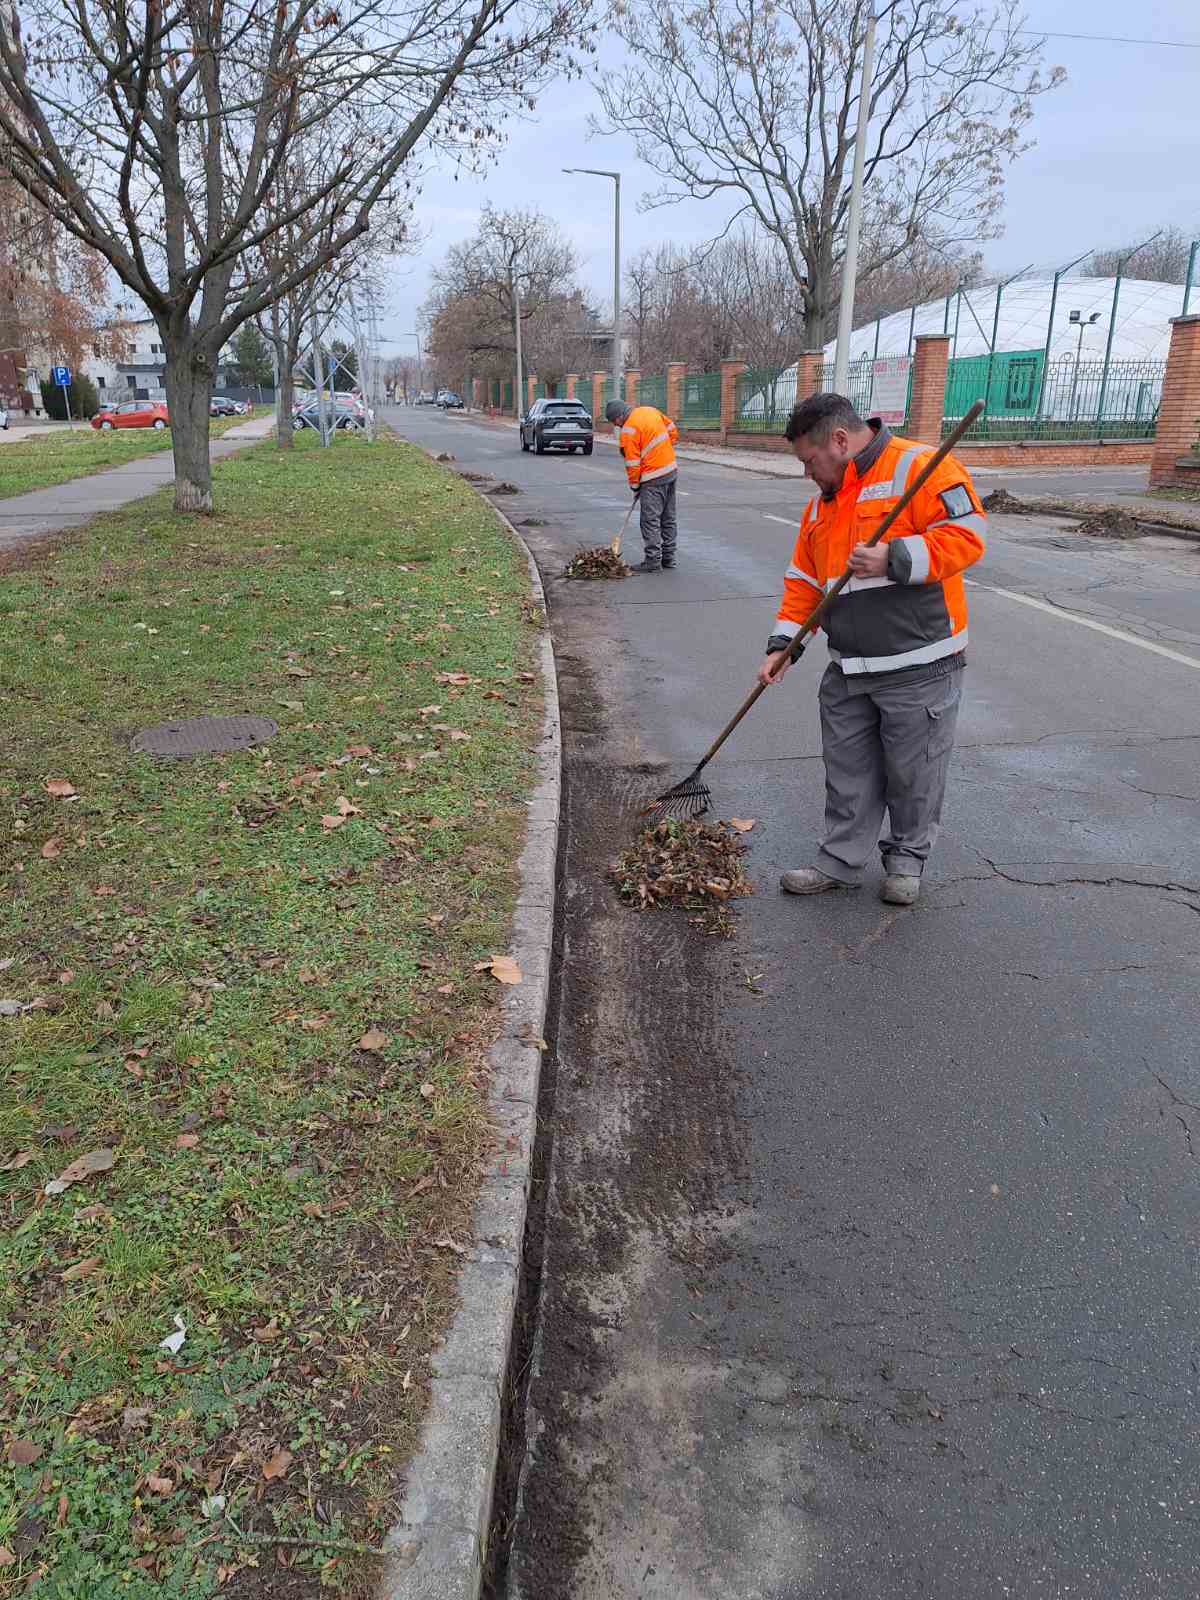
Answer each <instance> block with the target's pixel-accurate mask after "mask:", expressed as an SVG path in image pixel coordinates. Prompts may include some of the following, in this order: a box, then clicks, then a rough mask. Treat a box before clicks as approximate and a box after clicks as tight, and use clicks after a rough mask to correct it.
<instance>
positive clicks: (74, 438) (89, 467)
mask: <svg viewBox="0 0 1200 1600" xmlns="http://www.w3.org/2000/svg"><path fill="white" fill-rule="evenodd" d="M265 409H266V408H264V407H261V406H260V407H256V408H255V409H254V410H253V411H252V412H251V413H250V416H246V417H212V418H210V419H209V424H208V431H209V433H210V434H211V436H212V437H213V438H214V439H217V438H220V436H221V435H222V434H224V433H228V432H229V430H230V428H236V427H237V426H238V424H239V423H242V422H249V421H250V420H251V418H252V417H257V416H262V415H263V412H264V410H265ZM170 448H171V430H170V428H163V429H162V430H161V431H157V430H155V429H154V428H114V429H113V431H112V432H111V433H102V432H100V431H99V430H98V429H96V428H93V427H92V425H91V424H90V423H87V422H84V423H76V425H75V428H74V430H73V431H72V430H66V429H64V430H63V431H62V432H59V433H35V434H34V435H33V436H32V437H31V438H29V439H22V440H21V441H20V442H19V443H16V444H0V500H6V499H8V498H9V497H10V496H11V495H14V494H28V493H29V492H30V491H31V490H33V489H52V488H53V487H54V485H55V484H57V483H67V482H69V481H70V480H71V479H72V478H86V477H90V475H91V474H92V473H93V472H107V470H108V469H109V467H122V466H124V465H125V463H126V462H127V461H134V460H136V459H137V458H138V457H139V456H153V455H157V454H158V453H159V452H160V451H162V450H169V449H170Z"/></svg>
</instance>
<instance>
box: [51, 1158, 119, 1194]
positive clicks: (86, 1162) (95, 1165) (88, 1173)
mask: <svg viewBox="0 0 1200 1600" xmlns="http://www.w3.org/2000/svg"><path fill="white" fill-rule="evenodd" d="M116 1159H117V1157H116V1153H115V1152H114V1151H112V1150H109V1149H103V1150H89V1151H88V1153H87V1155H85V1156H80V1157H79V1158H78V1160H76V1161H72V1163H71V1165H70V1166H69V1167H64V1168H63V1170H62V1171H61V1172H60V1173H59V1175H58V1177H57V1178H55V1179H54V1181H53V1182H52V1183H48V1184H47V1185H46V1187H45V1190H44V1191H43V1192H44V1193H45V1194H62V1192H63V1190H64V1189H69V1188H70V1187H71V1185H72V1184H73V1183H80V1182H82V1181H83V1179H84V1178H92V1177H95V1176H96V1174H97V1173H99V1172H109V1171H111V1170H112V1167H113V1164H114V1163H115V1161H116Z"/></svg>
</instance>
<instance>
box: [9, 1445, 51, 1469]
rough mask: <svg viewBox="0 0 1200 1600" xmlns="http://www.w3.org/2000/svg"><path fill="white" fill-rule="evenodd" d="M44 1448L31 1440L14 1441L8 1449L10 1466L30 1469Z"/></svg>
mask: <svg viewBox="0 0 1200 1600" xmlns="http://www.w3.org/2000/svg"><path fill="white" fill-rule="evenodd" d="M44 1448H45V1447H44V1446H43V1445H40V1444H35V1443H34V1442H33V1440H32V1439H14V1440H13V1442H12V1443H11V1444H10V1445H9V1447H8V1459H9V1463H10V1465H11V1466H14V1467H31V1466H32V1465H33V1464H34V1462H35V1461H36V1460H38V1458H39V1457H40V1456H41V1453H42V1451H43V1449H44Z"/></svg>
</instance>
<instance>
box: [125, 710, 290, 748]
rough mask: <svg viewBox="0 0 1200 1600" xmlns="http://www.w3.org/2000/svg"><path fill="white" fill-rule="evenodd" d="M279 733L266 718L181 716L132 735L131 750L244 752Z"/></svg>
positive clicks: (269, 719) (277, 726)
mask: <svg viewBox="0 0 1200 1600" xmlns="http://www.w3.org/2000/svg"><path fill="white" fill-rule="evenodd" d="M278 731H279V724H278V723H277V722H273V721H272V720H271V718H270V717H181V718H180V719H179V721H178V722H159V723H156V724H155V726H154V727H153V728H143V729H142V731H141V733H139V734H135V736H134V738H133V742H132V748H133V749H134V750H137V751H139V752H140V753H141V754H142V755H147V756H203V755H213V754H215V753H217V752H218V751H222V750H246V749H248V748H249V747H250V745H252V744H264V743H265V742H266V741H267V740H268V739H270V738H273V737H274V735H275V734H276V733H278Z"/></svg>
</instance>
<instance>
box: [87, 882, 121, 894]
mask: <svg viewBox="0 0 1200 1600" xmlns="http://www.w3.org/2000/svg"><path fill="white" fill-rule="evenodd" d="M116 892H117V891H116V890H115V889H114V888H113V886H112V884H111V883H98V884H97V885H96V887H95V888H94V889H93V890H92V893H93V894H95V895H101V894H116Z"/></svg>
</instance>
